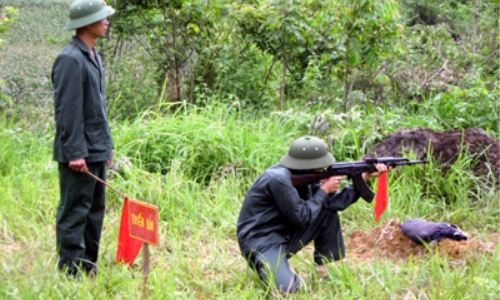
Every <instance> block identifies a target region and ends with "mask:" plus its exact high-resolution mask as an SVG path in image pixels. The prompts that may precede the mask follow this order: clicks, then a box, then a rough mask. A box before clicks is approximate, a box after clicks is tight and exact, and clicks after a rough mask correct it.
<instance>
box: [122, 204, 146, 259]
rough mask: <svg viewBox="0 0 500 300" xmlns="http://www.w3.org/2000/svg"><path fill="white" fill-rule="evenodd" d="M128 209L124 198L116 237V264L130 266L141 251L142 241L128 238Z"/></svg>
mask: <svg viewBox="0 0 500 300" xmlns="http://www.w3.org/2000/svg"><path fill="white" fill-rule="evenodd" d="M129 209H130V207H129V199H128V198H127V197H125V201H124V202H123V210H122V219H121V223H120V234H119V237H118V251H117V252H116V262H117V263H120V262H122V261H124V262H125V263H127V264H128V265H129V266H130V265H132V263H133V262H134V260H135V258H136V257H137V254H139V251H140V250H141V247H142V241H140V240H138V239H135V238H133V237H131V236H130V220H129Z"/></svg>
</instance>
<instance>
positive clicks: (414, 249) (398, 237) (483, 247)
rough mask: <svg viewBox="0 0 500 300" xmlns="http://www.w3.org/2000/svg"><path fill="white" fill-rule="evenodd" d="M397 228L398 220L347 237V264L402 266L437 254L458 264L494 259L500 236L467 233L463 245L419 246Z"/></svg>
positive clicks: (450, 242)
mask: <svg viewBox="0 0 500 300" xmlns="http://www.w3.org/2000/svg"><path fill="white" fill-rule="evenodd" d="M399 226H400V223H399V222H398V221H397V220H390V221H389V222H387V223H385V224H382V225H380V226H378V227H376V228H374V229H372V230H369V231H361V230H356V231H354V232H353V233H352V234H351V235H350V236H348V237H346V240H347V243H346V244H347V245H346V260H350V261H354V262H355V261H360V262H373V261H381V260H389V261H392V262H401V261H407V260H408V259H409V258H410V257H413V259H414V260H418V259H425V258H426V257H429V256H432V255H435V253H439V255H440V256H443V257H446V258H448V259H450V260H454V261H456V262H457V263H465V262H467V261H468V260H469V259H473V258H474V257H478V256H482V255H493V254H494V252H495V248H496V246H497V244H498V242H499V240H500V235H499V234H496V233H492V234H489V235H488V237H487V238H485V239H486V240H482V239H479V238H476V237H475V236H474V235H473V234H471V233H467V235H468V239H467V240H464V241H454V240H450V239H443V240H441V242H439V243H437V244H435V243H429V244H427V245H421V244H417V243H415V242H414V241H412V240H411V239H410V238H408V237H407V236H406V235H405V234H404V233H403V231H402V230H401V228H400V227H399ZM435 248H438V250H439V251H436V250H437V249H435Z"/></svg>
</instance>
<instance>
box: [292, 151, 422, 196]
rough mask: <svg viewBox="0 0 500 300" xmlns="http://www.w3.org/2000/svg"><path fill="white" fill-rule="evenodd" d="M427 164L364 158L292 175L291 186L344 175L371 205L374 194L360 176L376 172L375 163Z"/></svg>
mask: <svg viewBox="0 0 500 300" xmlns="http://www.w3.org/2000/svg"><path fill="white" fill-rule="evenodd" d="M428 162H429V161H428V160H427V159H423V160H412V161H410V160H409V159H408V158H404V157H403V158H400V157H380V158H366V159H363V160H360V161H355V162H346V163H334V164H333V165H331V166H329V167H328V168H326V169H325V170H324V171H322V172H318V173H306V174H292V184H293V186H294V187H301V186H305V185H308V184H311V183H313V182H317V181H319V180H321V179H325V178H329V177H332V176H343V175H345V176H347V177H348V178H349V179H351V180H352V181H353V183H354V188H355V189H356V190H357V191H358V193H359V194H360V195H361V197H362V198H363V199H365V201H366V202H368V203H371V202H372V201H373V196H375V194H374V193H373V192H372V191H371V190H370V187H369V186H368V184H367V183H366V181H364V179H363V176H362V175H361V174H362V173H364V172H368V173H373V172H376V171H377V168H376V167H375V164H377V163H383V164H385V165H386V166H388V167H392V168H394V167H396V166H401V165H416V164H426V163H428Z"/></svg>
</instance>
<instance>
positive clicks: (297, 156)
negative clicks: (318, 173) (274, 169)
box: [280, 136, 335, 170]
mask: <svg viewBox="0 0 500 300" xmlns="http://www.w3.org/2000/svg"><path fill="white" fill-rule="evenodd" d="M333 163H335V158H334V157H333V156H332V155H331V154H330V153H329V152H328V147H327V146H326V144H325V142H323V141H322V140H321V139H319V138H317V137H313V136H304V137H301V138H298V139H296V140H295V141H293V142H292V144H291V145H290V149H289V150H288V153H287V154H285V155H284V156H283V157H282V158H281V160H280V164H282V165H283V166H285V167H287V168H288V169H293V170H311V169H320V168H325V167H328V166H330V165H332V164H333Z"/></svg>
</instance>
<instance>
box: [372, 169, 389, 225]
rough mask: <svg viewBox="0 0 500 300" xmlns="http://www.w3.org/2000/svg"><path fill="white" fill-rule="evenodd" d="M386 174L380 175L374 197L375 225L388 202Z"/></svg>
mask: <svg viewBox="0 0 500 300" xmlns="http://www.w3.org/2000/svg"><path fill="white" fill-rule="evenodd" d="M387 193H388V192H387V173H382V174H381V175H380V177H379V179H378V187H377V194H376V195H375V223H377V222H378V220H379V219H380V216H382V214H383V213H384V211H385V209H386V208H387V203H388V202H389V200H388V196H387Z"/></svg>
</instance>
